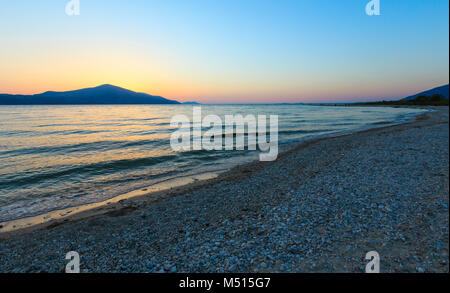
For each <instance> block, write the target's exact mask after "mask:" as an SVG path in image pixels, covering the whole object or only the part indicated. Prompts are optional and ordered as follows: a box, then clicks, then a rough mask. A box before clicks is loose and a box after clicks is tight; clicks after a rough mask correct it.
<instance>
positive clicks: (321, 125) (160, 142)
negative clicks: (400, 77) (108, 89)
mask: <svg viewBox="0 0 450 293" xmlns="http://www.w3.org/2000/svg"><path fill="white" fill-rule="evenodd" d="M420 111H421V110H415V109H396V108H359V107H358V108H357V107H322V106H320V107H319V106H303V105H223V106H216V105H215V106H205V105H203V106H202V112H203V117H204V116H205V115H207V114H216V115H219V116H220V117H222V118H223V117H224V115H227V114H231V115H233V114H242V115H244V116H245V115H247V114H255V115H257V114H260V115H261V114H265V115H279V143H280V144H281V145H283V144H284V145H286V144H287V143H290V142H296V141H301V140H304V139H307V138H312V137H316V136H323V135H332V134H337V133H342V132H351V131H355V130H359V129H364V128H370V127H376V126H382V125H387V124H391V123H396V122H400V121H402V120H405V119H408V117H411V116H412V115H414V114H415V113H418V112H420ZM176 114H185V115H187V116H189V117H192V106H187V105H162V106H153V105H139V106H134V105H133V106H128V105H120V106H0V221H9V220H13V219H18V218H22V217H28V216H34V215H37V214H41V213H44V212H48V211H51V210H58V209H62V208H66V207H71V206H77V205H81V204H86V203H92V202H99V201H103V200H106V199H109V198H112V197H115V196H117V195H119V194H123V193H125V192H129V191H132V190H135V189H138V188H143V187H147V186H150V185H152V184H154V183H157V182H161V181H163V180H167V179H169V178H174V177H178V176H186V175H190V174H198V173H202V172H209V171H217V170H219V171H220V170H224V169H228V168H230V167H231V166H233V165H236V164H237V163H242V162H245V161H249V160H252V159H254V158H256V154H257V153H255V152H249V151H191V152H182V153H176V152H173V151H172V150H171V147H170V135H171V133H173V131H174V130H176V129H174V128H172V127H171V126H170V120H171V118H172V116H173V115H176Z"/></svg>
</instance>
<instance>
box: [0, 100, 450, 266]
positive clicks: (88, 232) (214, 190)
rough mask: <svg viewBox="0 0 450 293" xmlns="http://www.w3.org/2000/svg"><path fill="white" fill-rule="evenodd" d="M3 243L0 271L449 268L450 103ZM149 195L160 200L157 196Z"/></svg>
mask: <svg viewBox="0 0 450 293" xmlns="http://www.w3.org/2000/svg"><path fill="white" fill-rule="evenodd" d="M435 109H436V110H437V111H436V112H427V113H425V114H421V115H419V116H418V117H417V118H416V119H415V120H414V121H410V122H406V123H402V124H398V125H394V126H385V127H381V128H372V129H369V130H365V131H362V132H359V133H352V134H346V135H342V136H338V137H330V138H321V139H316V140H311V141H307V142H305V143H302V144H300V145H298V146H296V147H294V148H292V149H290V150H288V151H286V152H283V153H282V154H280V156H279V158H278V159H277V160H276V161H275V162H258V161H257V162H253V163H249V164H245V165H242V166H237V167H235V168H233V169H232V170H230V171H228V172H225V173H224V174H223V175H221V176H219V177H217V178H214V179H210V180H207V181H206V182H197V183H194V184H192V185H190V186H189V187H181V188H178V189H174V190H172V191H170V192H166V193H165V194H163V193H162V194H161V195H160V196H158V198H157V199H155V198H154V196H151V197H145V196H143V197H139V198H134V199H133V200H130V201H124V202H122V203H120V204H119V203H117V206H116V208H115V209H111V210H109V211H106V212H104V213H103V214H98V215H96V216H91V217H88V218H83V219H74V220H73V221H68V222H61V223H59V222H57V223H55V225H51V226H47V227H46V228H43V229H36V230H33V231H29V232H30V233H26V234H21V235H10V236H11V237H9V238H5V239H2V240H0V252H2V253H0V272H63V270H64V268H65V265H66V263H65V261H64V256H65V254H66V253H67V252H68V251H77V252H79V254H80V256H81V270H82V272H179V273H183V272H191V273H192V272H233V273H241V272H259V273H265V272H363V271H364V268H365V266H366V261H365V260H364V256H365V254H366V253H367V252H368V251H372V250H375V251H377V252H379V254H380V256H381V259H382V261H381V270H382V272H448V271H449V264H448V253H449V248H448V247H449V246H448V243H449V238H448V237H449V236H448V234H449V231H448V225H449V217H448V205H449V198H448V192H449V185H448V175H449V170H448V152H449V149H448V144H449V142H448V124H449V122H448V115H449V114H448V107H443V108H435ZM149 198H151V199H152V200H149Z"/></svg>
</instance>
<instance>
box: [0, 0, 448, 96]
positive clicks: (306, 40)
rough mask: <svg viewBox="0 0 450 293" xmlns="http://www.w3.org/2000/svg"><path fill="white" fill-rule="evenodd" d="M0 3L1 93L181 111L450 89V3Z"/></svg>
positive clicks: (265, 0)
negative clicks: (71, 11)
mask: <svg viewBox="0 0 450 293" xmlns="http://www.w3.org/2000/svg"><path fill="white" fill-rule="evenodd" d="M67 2H69V1H68V0H39V1H36V0H28V1H25V0H9V1H6V0H0V37H1V38H0V92H1V93H17V94H19V93H20V94H32V93H40V92H43V91H47V90H57V91H64V90H73V89H79V88H84V87H91V86H96V85H100V84H104V83H109V84H114V85H117V86H121V87H125V88H128V89H131V90H135V91H139V92H146V93H149V94H153V95H161V96H164V97H167V98H173V99H177V100H179V101H188V100H195V101H199V102H205V103H235V102H240V103H243V102H247V103H252V102H329V101H331V102H334V101H356V100H373V99H374V98H375V99H378V98H397V97H403V96H406V95H409V94H413V93H416V92H419V91H422V90H427V89H430V88H432V87H435V86H440V85H443V84H447V83H448V82H449V73H448V72H449V36H448V34H449V12H448V11H449V1H448V0H381V1H380V2H381V16H367V15H366V14H365V6H366V4H367V3H368V2H369V0H339V1H336V0H292V1H290V0H280V1H275V0H226V1H225V0H128V1H126V0H80V3H81V14H80V15H79V16H67V15H66V14H65V6H66V3H67Z"/></svg>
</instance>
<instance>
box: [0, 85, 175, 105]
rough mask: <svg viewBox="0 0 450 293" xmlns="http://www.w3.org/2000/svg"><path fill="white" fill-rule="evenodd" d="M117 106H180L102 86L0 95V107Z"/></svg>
mask: <svg viewBox="0 0 450 293" xmlns="http://www.w3.org/2000/svg"><path fill="white" fill-rule="evenodd" d="M108 104H109V105H119V104H180V102H177V101H173V100H168V99H165V98H163V97H160V96H152V95H149V94H145V93H137V92H133V91H130V90H127V89H124V88H121V87H117V86H113V85H109V84H104V85H101V86H97V87H93V88H85V89H80V90H74V91H67V92H52V91H49V92H45V93H42V94H36V95H9V94H0V105H108Z"/></svg>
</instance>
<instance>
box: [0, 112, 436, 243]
mask: <svg viewBox="0 0 450 293" xmlns="http://www.w3.org/2000/svg"><path fill="white" fill-rule="evenodd" d="M373 107H379V106H373ZM396 107H397V106H395V107H394V108H396ZM404 108H418V109H424V107H415V106H412V107H404ZM424 110H425V109H424ZM426 110H427V112H429V111H433V110H430V109H426ZM427 112H425V113H427ZM425 113H418V114H410V115H408V116H406V117H403V119H402V120H398V121H393V122H392V123H390V124H388V125H384V126H382V125H380V126H373V125H372V126H369V125H367V126H366V127H363V128H361V129H356V130H349V131H343V132H337V133H332V134H325V135H319V136H312V137H306V138H305V139H303V140H301V141H297V142H291V143H288V144H285V145H282V146H280V154H279V157H280V156H283V155H284V153H289V152H290V151H295V149H297V148H302V147H306V146H308V145H309V144H310V143H311V144H313V143H315V142H316V141H320V140H323V139H330V138H335V137H340V136H347V135H352V134H358V133H363V132H366V131H370V130H373V129H383V128H389V127H394V126H397V125H401V124H404V123H410V122H413V121H414V120H416V119H417V118H418V117H420V116H421V115H423V114H425ZM264 164H265V163H262V162H259V161H258V160H252V161H249V162H246V163H241V164H238V165H235V166H234V167H232V168H229V169H227V170H219V171H211V172H201V173H198V174H194V175H188V176H181V177H175V178H171V179H165V180H163V181H161V182H157V183H155V184H153V185H151V186H147V187H143V188H139V189H136V190H131V191H129V192H126V193H123V194H120V195H118V196H115V197H112V198H109V199H106V200H102V201H99V202H93V203H87V204H83V205H79V206H72V207H67V208H63V209H57V210H53V211H49V212H45V213H42V214H39V215H33V216H28V217H23V218H18V219H14V220H11V221H7V222H0V239H8V238H10V237H14V236H16V235H23V234H27V233H30V232H32V231H35V230H39V229H42V228H46V227H56V226H59V225H62V224H65V223H69V222H73V221H80V220H83V219H87V218H90V217H93V216H98V215H102V214H105V213H111V212H114V211H117V210H122V209H124V210H134V209H139V208H142V207H143V206H146V205H148V204H150V203H152V202H156V201H159V200H163V199H166V198H168V197H171V196H173V195H177V194H180V193H183V192H189V191H190V190H192V188H199V187H204V186H208V185H211V184H212V185H214V184H217V183H218V182H221V181H223V180H234V179H235V173H236V172H235V171H237V173H238V174H239V173H240V172H241V171H240V170H241V169H244V170H245V169H252V168H255V167H256V168H260V167H261V166H262V165H264ZM212 179H215V180H212Z"/></svg>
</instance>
